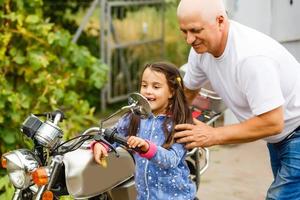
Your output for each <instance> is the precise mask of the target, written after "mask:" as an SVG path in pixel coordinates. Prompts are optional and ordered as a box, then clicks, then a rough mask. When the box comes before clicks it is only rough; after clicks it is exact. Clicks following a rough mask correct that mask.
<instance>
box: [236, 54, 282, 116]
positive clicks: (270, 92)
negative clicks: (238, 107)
mask: <svg viewBox="0 0 300 200" xmlns="http://www.w3.org/2000/svg"><path fill="white" fill-rule="evenodd" d="M277 67H278V66H277V63H276V62H275V61H273V60H272V59H271V58H268V57H263V56H255V57H251V58H247V60H245V61H243V62H242V63H241V66H240V68H239V69H240V71H239V73H238V81H239V82H240V84H239V85H240V88H241V90H242V92H243V93H244V94H245V96H246V98H247V101H248V104H249V106H250V108H251V110H252V112H253V114H254V115H256V116H257V115H260V114H263V113H266V112H268V111H271V110H273V109H275V108H278V107H279V106H281V105H283V103H284V97H283V94H282V90H281V86H280V76H279V74H278V73H279V70H278V69H277Z"/></svg>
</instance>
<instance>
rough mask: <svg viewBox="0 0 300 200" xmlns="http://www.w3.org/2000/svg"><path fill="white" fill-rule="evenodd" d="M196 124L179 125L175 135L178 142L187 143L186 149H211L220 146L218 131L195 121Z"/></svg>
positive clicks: (176, 127)
mask: <svg viewBox="0 0 300 200" xmlns="http://www.w3.org/2000/svg"><path fill="white" fill-rule="evenodd" d="M193 120H194V124H178V125H176V126H175V130H176V131H177V132H176V133H175V135H174V138H175V140H176V142H178V143H185V148H187V149H193V148H195V147H209V146H212V145H216V144H218V137H217V136H218V135H217V133H216V129H215V128H213V127H211V126H208V125H206V124H205V123H203V122H201V121H199V120H197V119H195V118H194V119H193Z"/></svg>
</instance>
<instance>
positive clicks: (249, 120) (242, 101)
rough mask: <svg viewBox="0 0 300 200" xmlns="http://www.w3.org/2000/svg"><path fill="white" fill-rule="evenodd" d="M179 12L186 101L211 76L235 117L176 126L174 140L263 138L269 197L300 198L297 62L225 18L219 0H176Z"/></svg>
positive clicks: (203, 142)
mask: <svg viewBox="0 0 300 200" xmlns="http://www.w3.org/2000/svg"><path fill="white" fill-rule="evenodd" d="M177 16H178V22H179V26H180V30H181V31H182V33H183V34H184V37H185V40H186V42H187V43H188V44H189V45H191V47H192V48H191V50H190V54H189V58H188V62H187V71H186V75H185V77H184V83H185V87H186V95H187V97H188V99H189V101H190V102H192V100H193V98H194V97H195V96H196V95H197V94H198V92H199V90H200V88H201V86H203V85H204V83H205V82H206V81H207V80H209V81H210V82H211V85H212V87H213V89H214V90H215V91H216V92H217V93H218V95H219V96H220V97H221V98H222V99H223V101H224V102H225V104H226V105H227V107H228V108H229V109H231V111H232V112H233V113H234V114H235V116H236V117H237V119H238V120H239V121H240V123H238V124H234V125H227V126H223V127H218V128H213V127H210V126H207V125H206V124H204V123H201V122H200V121H197V120H194V124H193V125H191V124H179V125H177V126H176V127H175V128H176V130H177V133H176V134H175V138H176V141H177V142H179V143H185V145H186V148H188V149H192V148H194V147H210V146H213V145H222V144H233V143H245V142H251V141H255V140H258V139H264V140H265V141H266V142H267V146H268V149H269V152H270V157H271V166H272V171H273V174H274V182H273V183H272V185H271V186H270V188H269V190H268V193H267V197H266V199H276V200H278V199H280V200H281V199H289V200H291V199H300V127H299V126H300V64H299V63H298V62H297V61H296V59H295V58H294V57H293V56H292V55H291V54H290V53H289V52H288V51H287V50H286V49H285V48H284V47H283V46H282V45H280V44H279V43H278V42H276V41H275V40H273V39H272V38H270V37H268V36H267V35H264V34H262V33H260V32H258V31H256V30H254V29H251V28H249V27H246V26H244V25H242V24H239V23H237V22H235V21H232V20H229V19H228V16H227V15H226V12H225V8H224V5H223V2H222V0H181V1H180V3H179V6H178V9H177Z"/></svg>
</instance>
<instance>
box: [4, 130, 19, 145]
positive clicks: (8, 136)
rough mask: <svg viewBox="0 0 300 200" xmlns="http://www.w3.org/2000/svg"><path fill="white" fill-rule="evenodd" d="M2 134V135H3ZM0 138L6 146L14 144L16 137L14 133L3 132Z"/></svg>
mask: <svg viewBox="0 0 300 200" xmlns="http://www.w3.org/2000/svg"><path fill="white" fill-rule="evenodd" d="M3 133H4V134H3ZM3 133H2V135H1V137H2V139H3V141H4V142H5V143H6V144H14V143H15V142H16V136H15V134H14V133H10V132H7V131H6V132H3Z"/></svg>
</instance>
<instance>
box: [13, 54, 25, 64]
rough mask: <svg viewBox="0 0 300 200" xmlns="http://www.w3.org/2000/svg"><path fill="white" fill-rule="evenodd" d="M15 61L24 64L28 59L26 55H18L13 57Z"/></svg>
mask: <svg viewBox="0 0 300 200" xmlns="http://www.w3.org/2000/svg"><path fill="white" fill-rule="evenodd" d="M13 61H15V62H16V63H17V64H19V65H21V64H24V63H25V61H26V57H24V56H21V55H17V56H15V57H14V58H13Z"/></svg>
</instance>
